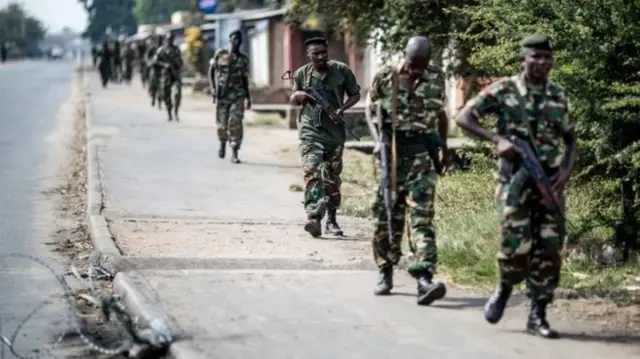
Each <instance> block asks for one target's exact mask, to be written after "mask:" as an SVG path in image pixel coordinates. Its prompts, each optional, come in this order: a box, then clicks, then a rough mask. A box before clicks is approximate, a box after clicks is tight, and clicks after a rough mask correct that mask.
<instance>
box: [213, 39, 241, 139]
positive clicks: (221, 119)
mask: <svg viewBox="0 0 640 359" xmlns="http://www.w3.org/2000/svg"><path fill="white" fill-rule="evenodd" d="M210 65H211V66H212V67H213V69H214V71H215V77H216V78H215V84H216V96H217V99H216V102H217V105H216V125H217V128H218V139H219V140H220V142H221V143H226V142H229V146H231V148H232V149H234V150H236V151H237V150H238V149H240V146H241V145H242V138H243V132H244V128H243V123H242V121H243V120H244V101H245V100H246V99H247V98H249V94H248V93H247V91H246V89H245V88H244V81H245V79H246V78H248V77H249V57H247V55H245V54H243V53H240V52H238V53H233V52H231V51H230V50H226V49H221V50H218V51H217V52H216V53H215V55H214V56H213V58H212V59H211V61H210Z"/></svg>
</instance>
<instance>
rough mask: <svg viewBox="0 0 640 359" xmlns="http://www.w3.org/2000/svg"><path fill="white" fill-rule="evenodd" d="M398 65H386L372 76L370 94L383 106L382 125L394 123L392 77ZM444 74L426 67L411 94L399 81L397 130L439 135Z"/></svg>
mask: <svg viewBox="0 0 640 359" xmlns="http://www.w3.org/2000/svg"><path fill="white" fill-rule="evenodd" d="M397 70H398V65H387V66H385V67H383V68H382V69H380V70H379V71H378V73H376V75H375V76H374V78H373V83H372V84H371V87H370V89H369V97H370V99H371V101H373V102H379V103H380V106H381V107H382V121H383V127H390V125H391V97H392V90H393V87H392V78H393V74H394V73H395V72H396V71H397ZM446 100H447V99H446V91H445V77H444V73H443V72H442V71H440V70H439V69H437V68H435V67H431V66H429V67H427V69H426V70H425V71H424V72H423V73H422V76H420V78H418V79H417V80H416V83H415V84H414V89H413V92H412V93H410V92H409V89H407V88H406V87H405V86H404V85H403V84H402V83H400V81H398V89H397V106H398V107H397V116H396V131H406V132H415V133H433V134H438V113H439V112H440V111H444V108H445V105H446Z"/></svg>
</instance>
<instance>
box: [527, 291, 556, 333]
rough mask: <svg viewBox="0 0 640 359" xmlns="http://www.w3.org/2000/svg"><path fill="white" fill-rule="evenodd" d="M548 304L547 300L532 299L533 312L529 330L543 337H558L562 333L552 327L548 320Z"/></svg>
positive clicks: (528, 323) (530, 316) (528, 325)
mask: <svg viewBox="0 0 640 359" xmlns="http://www.w3.org/2000/svg"><path fill="white" fill-rule="evenodd" d="M547 304H549V302H548V301H546V300H532V301H531V313H529V320H528V321H527V332H528V333H529V334H533V335H539V336H541V337H543V338H548V339H556V338H558V337H559V336H560V334H559V333H558V332H557V331H555V330H553V329H551V327H550V326H549V322H547Z"/></svg>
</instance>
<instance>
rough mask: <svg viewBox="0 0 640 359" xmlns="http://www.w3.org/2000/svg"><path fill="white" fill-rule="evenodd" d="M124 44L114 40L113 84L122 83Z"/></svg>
mask: <svg viewBox="0 0 640 359" xmlns="http://www.w3.org/2000/svg"><path fill="white" fill-rule="evenodd" d="M121 51H122V43H121V42H120V41H119V40H114V42H113V53H112V58H111V60H112V66H113V67H112V69H111V76H113V77H112V80H113V82H115V83H119V82H120V81H122V54H121Z"/></svg>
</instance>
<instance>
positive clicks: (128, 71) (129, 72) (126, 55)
mask: <svg viewBox="0 0 640 359" xmlns="http://www.w3.org/2000/svg"><path fill="white" fill-rule="evenodd" d="M122 59H123V60H124V63H123V65H124V66H123V67H124V68H123V72H122V79H123V80H124V81H125V82H126V83H130V82H131V78H132V77H133V60H134V59H135V53H134V51H133V49H132V48H131V45H129V44H126V45H125V46H124V48H123V49H122Z"/></svg>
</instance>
